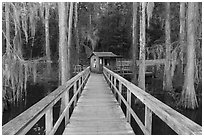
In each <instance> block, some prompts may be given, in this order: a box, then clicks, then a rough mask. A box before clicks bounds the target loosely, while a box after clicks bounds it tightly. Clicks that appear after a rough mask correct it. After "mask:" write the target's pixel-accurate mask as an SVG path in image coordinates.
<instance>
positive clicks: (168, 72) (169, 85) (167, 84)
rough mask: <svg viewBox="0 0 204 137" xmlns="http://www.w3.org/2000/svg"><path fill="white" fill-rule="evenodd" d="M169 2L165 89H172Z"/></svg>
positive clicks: (167, 8)
mask: <svg viewBox="0 0 204 137" xmlns="http://www.w3.org/2000/svg"><path fill="white" fill-rule="evenodd" d="M170 31H171V28H170V3H169V2H166V20H165V35H166V40H165V44H166V61H165V68H164V79H163V89H164V90H165V91H172V89H173V87H172V78H171V69H170V67H171V37H170V33H171V32H170Z"/></svg>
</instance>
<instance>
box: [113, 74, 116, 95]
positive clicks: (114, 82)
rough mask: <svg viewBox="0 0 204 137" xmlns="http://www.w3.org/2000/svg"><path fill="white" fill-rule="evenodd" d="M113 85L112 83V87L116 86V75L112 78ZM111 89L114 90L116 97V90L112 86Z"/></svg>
mask: <svg viewBox="0 0 204 137" xmlns="http://www.w3.org/2000/svg"><path fill="white" fill-rule="evenodd" d="M113 85H114V87H116V77H114V79H113ZM113 91H114V95H115V97H116V90H115V89H114V88H113Z"/></svg>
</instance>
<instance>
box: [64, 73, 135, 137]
mask: <svg viewBox="0 0 204 137" xmlns="http://www.w3.org/2000/svg"><path fill="white" fill-rule="evenodd" d="M63 134H64V135H66V134H69V135H85V134H86V135H97V134H104V135H110V134H115V135H118V134H123V135H130V134H131V135H133V134H134V132H133V130H132V128H131V126H130V124H129V123H128V122H127V121H126V118H125V115H124V114H123V112H122V109H121V108H120V106H119V104H118V102H117V101H116V99H115V97H114V96H113V94H112V92H111V90H110V88H109V87H108V84H107V83H106V81H105V79H104V77H103V75H102V74H93V73H92V74H91V75H90V78H89V80H88V82H87V84H86V86H85V87H84V90H83V92H82V95H81V97H80V98H79V101H78V103H77V106H76V107H75V109H74V111H73V114H72V116H71V118H70V123H69V124H68V125H67V126H66V128H65V131H64V133H63Z"/></svg>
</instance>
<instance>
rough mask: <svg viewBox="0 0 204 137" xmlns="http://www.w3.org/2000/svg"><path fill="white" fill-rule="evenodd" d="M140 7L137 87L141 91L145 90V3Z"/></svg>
mask: <svg viewBox="0 0 204 137" xmlns="http://www.w3.org/2000/svg"><path fill="white" fill-rule="evenodd" d="M141 6H142V14H141V18H140V57H139V60H140V61H141V62H140V65H139V80H138V82H139V87H140V88H141V89H143V90H145V43H146V42H145V29H146V28H145V24H146V22H145V20H146V18H145V6H146V2H142V3H141Z"/></svg>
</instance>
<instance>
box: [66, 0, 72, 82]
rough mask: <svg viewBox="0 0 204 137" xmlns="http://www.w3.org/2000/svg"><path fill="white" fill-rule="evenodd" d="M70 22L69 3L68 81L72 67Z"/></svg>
mask: <svg viewBox="0 0 204 137" xmlns="http://www.w3.org/2000/svg"><path fill="white" fill-rule="evenodd" d="M72 21H73V2H71V3H70V8H69V26H68V27H69V29H68V50H67V52H68V60H67V64H68V65H67V71H68V77H67V78H68V79H70V78H71V67H72V63H71V46H72V43H71V42H72V41H71V38H72Z"/></svg>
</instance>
